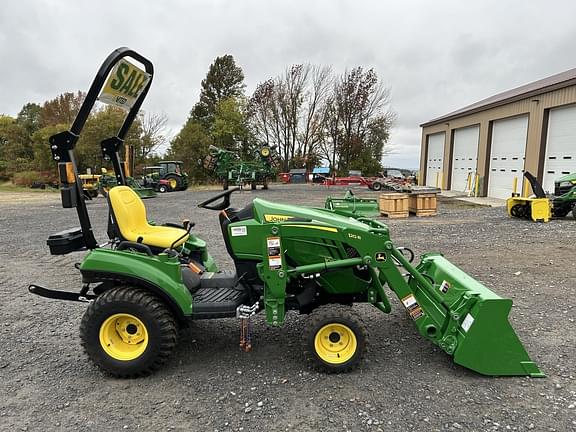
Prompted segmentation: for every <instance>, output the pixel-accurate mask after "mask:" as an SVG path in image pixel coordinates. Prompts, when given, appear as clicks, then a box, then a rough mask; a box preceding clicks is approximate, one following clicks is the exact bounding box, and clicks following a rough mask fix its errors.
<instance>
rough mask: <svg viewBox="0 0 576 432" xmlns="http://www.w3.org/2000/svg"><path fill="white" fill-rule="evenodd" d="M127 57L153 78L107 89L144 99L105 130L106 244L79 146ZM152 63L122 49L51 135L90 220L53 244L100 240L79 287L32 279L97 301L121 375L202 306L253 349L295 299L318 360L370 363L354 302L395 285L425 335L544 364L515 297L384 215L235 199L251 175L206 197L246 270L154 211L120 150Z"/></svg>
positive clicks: (380, 306)
mask: <svg viewBox="0 0 576 432" xmlns="http://www.w3.org/2000/svg"><path fill="white" fill-rule="evenodd" d="M126 57H131V58H132V59H134V60H136V61H138V62H139V63H141V64H143V65H144V67H145V71H143V70H140V69H139V68H137V67H136V66H134V65H133V64H132V63H129V62H127V60H126ZM118 64H123V65H125V66H124V67H123V68H122V71H125V72H124V73H125V74H128V73H132V74H134V76H135V78H134V80H139V82H145V83H146V84H145V85H143V86H142V87H141V88H139V89H138V91H135V90H132V91H130V88H128V90H125V88H124V87H122V86H119V88H118V89H117V90H116V92H115V93H114V92H112V95H107V97H106V98H104V99H107V100H115V99H114V98H120V97H121V98H122V100H125V99H128V100H131V105H130V106H129V108H128V113H127V116H126V119H125V122H124V124H123V126H122V127H121V129H120V131H119V132H118V135H117V136H115V137H112V138H109V139H107V140H104V141H103V142H102V151H103V155H104V157H105V158H106V159H107V160H110V161H111V162H112V164H113V166H114V169H115V173H116V177H117V179H118V186H116V187H114V188H112V189H111V190H110V192H109V194H108V202H109V218H108V220H109V226H108V236H109V240H108V242H107V243H105V244H101V243H98V242H97V241H96V239H95V237H94V234H93V231H92V228H91V224H90V219H89V216H88V213H87V208H86V204H85V201H84V195H83V193H82V185H81V182H80V180H79V178H78V172H77V169H76V163H75V157H74V147H75V145H76V142H77V140H78V138H79V136H80V134H81V132H82V127H83V125H84V122H85V120H86V118H87V113H88V112H89V111H90V109H91V107H92V105H93V104H94V102H95V101H96V98H97V96H98V93H99V92H100V89H101V88H102V87H105V89H108V91H110V90H109V89H110V87H112V88H113V86H112V85H109V84H110V80H120V79H121V78H123V79H125V76H122V75H121V76H119V75H118V74H120V73H121V72H120V69H119V68H118V67H117V65H118ZM142 75H144V76H145V77H146V79H144V78H142ZM152 75H153V67H152V63H150V62H149V61H148V60H147V59H146V58H144V57H142V56H140V55H139V54H137V53H136V52H134V51H132V50H129V49H127V48H121V49H118V50H116V51H114V52H113V53H112V54H111V55H110V56H109V57H108V58H107V59H106V61H105V62H104V64H103V65H102V66H101V68H100V70H99V71H98V74H97V76H96V78H95V80H94V82H93V84H92V86H91V88H90V90H89V92H88V94H87V96H86V99H85V101H84V103H83V105H82V107H81V109H80V112H79V114H78V116H77V118H76V120H75V121H74V123H73V125H72V127H71V129H70V131H67V132H63V133H60V134H57V135H55V136H53V137H51V139H50V145H51V149H52V155H53V158H54V160H55V161H56V162H57V163H58V168H59V173H60V190H61V196H62V203H63V206H64V207H66V208H75V209H76V211H77V214H78V218H79V221H80V227H79V228H75V229H71V230H67V231H64V232H60V233H57V234H54V235H52V236H50V237H49V239H48V245H49V247H50V251H51V253H52V254H67V253H72V252H75V251H80V250H84V251H85V250H87V254H86V255H85V257H84V258H83V259H82V261H81V263H80V264H79V265H78V269H79V271H80V273H81V275H82V282H83V284H82V287H81V289H80V290H79V292H67V291H60V290H53V289H48V288H44V287H41V286H39V285H31V286H30V287H29V290H30V291H31V292H32V293H34V294H37V295H41V296H44V297H48V298H53V299H61V300H73V301H80V302H86V304H87V309H86V312H85V314H84V317H83V318H82V322H81V325H80V337H81V341H82V345H83V347H84V349H85V351H86V353H87V354H88V357H89V358H90V359H91V360H92V361H93V362H94V363H95V364H96V365H98V366H99V367H100V368H102V369H103V370H105V371H107V372H109V373H110V374H112V375H114V376H119V377H135V376H140V375H145V374H148V373H151V372H153V371H154V370H156V369H158V368H159V367H160V366H161V365H162V364H163V363H164V362H165V361H166V360H167V359H168V358H169V357H170V355H171V353H172V352H173V350H174V347H175V346H176V343H177V339H178V335H179V329H180V328H182V327H184V326H186V325H187V323H189V322H190V321H191V320H198V319H213V318H231V319H234V318H235V319H238V320H239V322H240V330H241V332H240V334H241V336H240V346H241V348H242V349H244V350H246V351H249V350H250V349H251V348H252V341H251V339H250V334H251V332H250V319H251V317H252V316H253V315H254V314H258V313H262V314H263V315H264V317H265V320H266V322H267V323H268V324H269V325H270V326H282V325H283V324H284V323H285V321H286V319H287V318H289V317H288V316H287V312H288V311H296V312H298V313H300V314H305V315H307V316H308V317H309V318H308V328H307V330H306V332H305V336H304V344H305V351H306V353H307V358H308V359H309V361H310V362H311V364H312V365H313V366H314V367H316V368H317V369H319V370H321V371H325V372H345V371H349V370H352V369H354V368H355V367H357V366H358V365H359V364H361V361H362V359H363V357H364V356H365V354H366V345H367V329H366V327H365V325H364V323H363V320H362V316H361V314H360V312H359V310H358V309H359V308H353V307H352V306H353V305H354V304H367V305H371V306H373V307H374V308H376V309H377V310H379V311H381V312H383V313H388V312H390V311H391V308H392V304H391V300H390V299H389V296H390V294H392V295H394V296H395V297H397V298H398V299H399V304H400V305H401V306H402V307H403V308H404V309H405V310H406V313H407V319H410V320H412V321H413V322H414V324H415V326H416V328H417V330H418V332H419V333H420V335H421V336H422V337H423V338H425V339H427V340H428V341H430V342H431V343H433V344H436V345H438V346H439V347H440V348H441V349H442V350H443V351H444V352H445V353H446V354H448V355H450V356H453V358H454V361H455V362H456V363H458V364H460V365H462V366H464V367H467V368H470V369H472V370H474V371H476V372H479V373H481V374H486V375H529V376H533V377H539V376H543V374H542V373H541V372H540V370H539V369H538V367H537V365H536V364H535V363H534V362H532V361H531V360H530V357H529V356H528V354H527V353H526V351H525V349H524V347H523V346H522V343H521V342H520V340H519V339H518V337H517V336H516V334H515V332H514V330H513V329H512V327H511V325H510V323H509V322H508V314H509V312H510V309H511V306H512V301H511V300H508V299H504V298H501V297H499V296H498V295H496V294H495V293H494V292H492V291H491V290H489V289H488V288H487V287H486V286H484V285H482V284H481V283H479V282H478V281H476V280H474V279H473V278H472V277H471V276H469V275H468V274H466V273H465V272H464V271H463V270H461V269H459V268H458V267H456V266H455V265H453V264H452V263H450V261H448V259H446V258H445V257H444V256H443V255H441V254H439V253H428V254H425V255H424V256H422V258H421V260H420V262H419V263H415V262H414V254H413V253H412V252H411V251H410V250H409V249H408V248H403V247H398V246H396V245H395V244H394V243H393V242H392V240H391V238H390V231H389V229H388V227H387V226H386V225H385V224H383V223H380V222H379V221H376V220H371V219H368V218H365V217H362V216H357V215H352V216H349V215H340V214H338V213H337V212H334V211H331V210H329V209H321V208H309V207H302V206H298V205H289V204H282V203H276V202H270V201H266V200H263V199H259V198H256V199H254V200H253V201H252V202H251V203H250V204H248V205H247V206H245V207H244V208H233V207H231V205H230V203H231V196H232V194H233V192H235V191H236V190H238V188H233V189H230V190H227V191H224V192H221V193H219V194H218V195H216V196H214V197H212V198H210V199H208V200H206V201H204V202H201V203H200V204H198V206H199V207H200V208H203V209H207V210H214V211H217V212H218V222H217V223H218V224H219V225H220V229H221V231H222V236H223V239H224V243H225V246H226V250H227V252H228V253H229V255H230V256H231V258H232V259H233V262H234V267H235V268H234V270H233V271H223V270H220V269H219V268H218V266H217V264H216V263H215V262H214V260H213V259H212V257H211V255H210V253H209V251H208V247H207V245H206V242H205V241H204V240H202V239H201V238H200V237H198V236H197V235H196V234H194V233H193V231H192V230H193V227H194V223H192V222H189V221H184V222H183V223H181V224H179V223H176V224H166V225H152V224H150V223H149V222H148V221H147V218H146V209H145V206H144V204H143V202H142V200H141V199H140V198H139V197H138V195H137V194H135V192H134V191H133V190H132V189H130V188H129V187H127V186H125V182H126V179H125V176H124V171H123V168H122V164H121V163H120V161H119V158H118V152H119V149H120V147H121V146H122V143H123V139H124V137H125V135H126V132H127V130H128V128H129V126H130V124H131V123H132V121H133V120H134V118H135V116H136V114H137V112H138V110H139V109H140V106H141V104H142V102H143V100H144V98H145V96H146V93H147V92H148V89H149V87H150V84H151V81H152ZM107 77H108V78H107ZM107 83H108V84H107ZM100 99H101V100H102V99H103V98H102V97H101V98H100ZM255 355H257V354H255ZM390 355H391V354H390ZM373 367H374V366H373ZM424 367H426V366H424Z"/></svg>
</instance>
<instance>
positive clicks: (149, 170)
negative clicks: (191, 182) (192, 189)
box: [144, 161, 188, 191]
mask: <svg viewBox="0 0 576 432" xmlns="http://www.w3.org/2000/svg"><path fill="white" fill-rule="evenodd" d="M183 164H184V162H182V161H162V162H158V164H157V165H156V166H152V167H145V168H144V179H145V182H150V183H152V184H154V185H155V187H156V185H158V187H160V186H162V185H166V184H167V185H168V186H169V188H170V189H169V190H170V191H183V190H186V189H188V174H187V173H185V172H184V170H183V169H182V166H183Z"/></svg>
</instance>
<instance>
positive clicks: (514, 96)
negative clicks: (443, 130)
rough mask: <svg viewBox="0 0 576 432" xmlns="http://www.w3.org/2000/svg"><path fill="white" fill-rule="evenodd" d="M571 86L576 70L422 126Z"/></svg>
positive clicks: (509, 91)
mask: <svg viewBox="0 0 576 432" xmlns="http://www.w3.org/2000/svg"><path fill="white" fill-rule="evenodd" d="M571 85H576V68H574V69H570V70H567V71H565V72H560V73H559V74H556V75H552V76H549V77H547V78H543V79H541V80H538V81H534V82H531V83H529V84H525V85H523V86H520V87H516V88H514V89H512V90H508V91H505V92H502V93H498V94H496V95H494V96H491V97H489V98H487V99H483V100H481V101H479V102H476V103H473V104H472V105H468V106H465V107H464V108H460V109H459V110H456V111H452V112H451V113H448V114H445V115H443V116H441V117H438V118H435V119H432V120H429V121H427V122H426V123H422V124H421V125H420V126H421V127H426V126H432V125H434V124H437V123H440V122H444V121H448V120H452V119H455V118H458V117H462V116H464V115H469V114H474V113H477V112H480V111H485V110H488V109H490V108H494V107H497V106H500V105H505V104H509V103H511V102H516V101H518V100H522V99H526V98H529V97H532V96H536V95H539V94H542V93H547V92H550V91H553V90H558V89H561V88H564V87H569V86H571Z"/></svg>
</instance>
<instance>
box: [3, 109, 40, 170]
mask: <svg viewBox="0 0 576 432" xmlns="http://www.w3.org/2000/svg"><path fill="white" fill-rule="evenodd" d="M33 157H34V151H33V149H32V140H31V138H30V135H29V134H28V132H27V131H26V129H25V128H24V127H23V126H22V125H21V124H19V123H18V122H17V121H16V119H14V118H12V117H10V116H0V161H3V163H2V169H3V172H2V173H0V175H2V176H10V175H12V174H13V173H14V172H17V171H20V170H28V169H30V167H31V162H32V159H33Z"/></svg>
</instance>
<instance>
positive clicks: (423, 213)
mask: <svg viewBox="0 0 576 432" xmlns="http://www.w3.org/2000/svg"><path fill="white" fill-rule="evenodd" d="M410 213H412V214H413V215H414V216H418V217H424V216H436V215H437V214H438V212H437V211H436V210H412V209H410Z"/></svg>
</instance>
